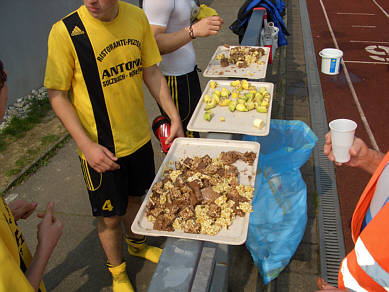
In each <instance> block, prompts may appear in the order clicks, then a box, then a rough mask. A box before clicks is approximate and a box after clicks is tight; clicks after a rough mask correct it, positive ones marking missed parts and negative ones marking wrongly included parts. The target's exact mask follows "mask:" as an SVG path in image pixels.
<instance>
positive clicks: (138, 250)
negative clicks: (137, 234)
mask: <svg viewBox="0 0 389 292" xmlns="http://www.w3.org/2000/svg"><path fill="white" fill-rule="evenodd" d="M126 242H127V245H128V253H129V254H130V255H132V256H136V257H141V258H144V259H146V260H149V261H151V262H153V263H156V264H157V263H158V262H159V257H160V256H161V254H162V251H163V249H161V248H159V247H155V246H150V245H147V244H146V237H143V238H141V239H131V238H128V237H126Z"/></svg>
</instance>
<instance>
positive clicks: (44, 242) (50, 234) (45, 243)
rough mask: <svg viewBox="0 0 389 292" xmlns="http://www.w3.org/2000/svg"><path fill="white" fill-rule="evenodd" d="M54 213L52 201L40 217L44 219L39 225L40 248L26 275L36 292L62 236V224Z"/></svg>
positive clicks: (38, 247)
mask: <svg viewBox="0 0 389 292" xmlns="http://www.w3.org/2000/svg"><path fill="white" fill-rule="evenodd" d="M53 211H54V203H53V202H52V201H51V202H49V203H48V204H47V207H46V212H45V214H41V215H38V217H41V218H43V220H42V221H41V223H39V225H38V246H37V249H36V251H35V254H34V256H33V258H32V261H31V264H30V265H29V267H28V268H27V271H26V274H25V275H26V277H27V279H28V281H29V282H30V283H31V286H33V287H34V289H35V291H38V289H39V285H40V282H41V280H42V276H43V273H44V271H45V268H46V265H47V263H48V261H49V258H50V256H51V254H52V253H53V250H54V248H55V247H56V245H57V243H58V240H59V238H60V237H61V235H62V228H63V226H62V223H61V221H59V220H58V219H57V218H56V217H55V216H53Z"/></svg>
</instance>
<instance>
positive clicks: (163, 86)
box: [143, 65, 184, 144]
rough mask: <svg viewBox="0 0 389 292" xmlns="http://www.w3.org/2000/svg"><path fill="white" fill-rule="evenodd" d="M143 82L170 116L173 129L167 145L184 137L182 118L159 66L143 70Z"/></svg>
mask: <svg viewBox="0 0 389 292" xmlns="http://www.w3.org/2000/svg"><path fill="white" fill-rule="evenodd" d="M143 80H144V82H145V84H146V86H147V88H148V89H149V91H150V94H151V95H152V96H153V97H154V99H155V100H156V101H157V102H158V104H159V105H160V106H161V108H162V109H163V111H164V112H165V113H166V114H167V115H168V117H169V119H170V122H171V128H170V136H169V138H168V139H167V140H166V144H169V143H170V142H172V141H173V139H174V138H175V137H184V130H183V128H182V123H181V118H180V115H179V114H178V111H177V109H176V107H175V105H174V103H173V101H172V98H171V96H170V92H169V88H168V86H167V82H166V78H165V76H163V74H162V73H161V71H160V70H159V69H158V66H157V65H153V66H150V67H146V68H143Z"/></svg>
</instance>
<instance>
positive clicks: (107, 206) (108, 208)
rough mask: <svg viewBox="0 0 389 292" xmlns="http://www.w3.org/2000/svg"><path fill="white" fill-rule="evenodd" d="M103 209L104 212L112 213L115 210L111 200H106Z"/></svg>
mask: <svg viewBox="0 0 389 292" xmlns="http://www.w3.org/2000/svg"><path fill="white" fill-rule="evenodd" d="M102 209H103V210H104V211H112V210H113V206H112V204H111V200H106V201H105V203H104V205H103V208H102Z"/></svg>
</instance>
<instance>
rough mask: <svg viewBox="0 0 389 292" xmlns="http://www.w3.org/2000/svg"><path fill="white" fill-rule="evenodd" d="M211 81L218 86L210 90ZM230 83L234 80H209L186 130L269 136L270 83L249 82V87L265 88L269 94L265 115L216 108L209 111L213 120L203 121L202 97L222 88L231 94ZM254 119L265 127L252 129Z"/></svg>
mask: <svg viewBox="0 0 389 292" xmlns="http://www.w3.org/2000/svg"><path fill="white" fill-rule="evenodd" d="M212 81H214V82H216V83H217V84H218V87H217V88H214V89H211V87H210V83H211V82H212ZM232 81H234V80H210V81H209V82H208V84H207V86H206V87H205V89H204V91H203V94H202V95H201V98H200V100H199V103H198V104H197V106H196V109H195V111H194V112H193V115H192V117H191V119H190V121H189V123H188V126H187V128H188V130H190V131H196V132H221V133H237V134H246V135H253V136H267V135H268V134H269V129H270V118H271V110H272V103H273V90H274V84H273V83H270V82H253V81H249V82H250V85H253V86H255V87H257V89H258V88H259V87H265V88H266V90H267V91H268V92H269V93H270V102H269V108H268V111H267V113H259V112H257V111H256V110H255V109H253V110H251V111H248V112H239V111H237V110H235V111H234V112H231V111H230V110H229V109H228V106H216V107H214V108H213V109H211V111H212V113H213V115H214V116H213V118H212V119H211V120H210V121H206V120H204V111H205V110H204V108H205V102H204V101H203V99H204V95H206V94H209V95H210V93H211V92H213V91H214V90H216V89H218V90H221V88H222V87H225V88H227V89H228V90H230V91H231V92H232V90H233V87H232V86H231V85H230V83H231V82H232ZM230 99H231V97H230ZM220 117H224V118H225V121H224V122H222V121H220ZM255 119H261V120H263V121H264V122H265V125H264V127H263V128H262V129H258V128H255V127H254V125H253V121H254V120H255Z"/></svg>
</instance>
